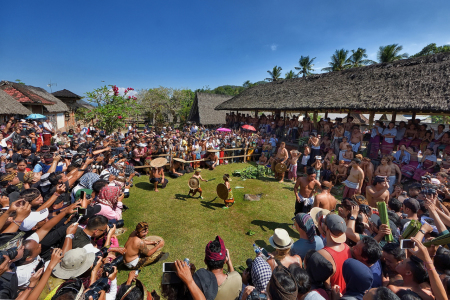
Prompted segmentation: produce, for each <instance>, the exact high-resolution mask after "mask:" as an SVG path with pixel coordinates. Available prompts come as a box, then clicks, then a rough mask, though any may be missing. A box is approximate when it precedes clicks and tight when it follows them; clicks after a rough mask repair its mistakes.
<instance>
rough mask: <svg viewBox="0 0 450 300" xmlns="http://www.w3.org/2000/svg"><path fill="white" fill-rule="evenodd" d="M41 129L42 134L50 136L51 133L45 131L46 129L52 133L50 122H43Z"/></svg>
mask: <svg viewBox="0 0 450 300" xmlns="http://www.w3.org/2000/svg"><path fill="white" fill-rule="evenodd" d="M42 127H44V132H43V134H52V133H51V132H49V131H48V130H47V129H46V128H48V129H50V130H52V131H53V126H52V123H50V122H44V123H42Z"/></svg>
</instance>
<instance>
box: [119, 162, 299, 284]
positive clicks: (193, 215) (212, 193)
mask: <svg viewBox="0 0 450 300" xmlns="http://www.w3.org/2000/svg"><path fill="white" fill-rule="evenodd" d="M247 166H249V165H248V164H242V163H238V164H230V165H223V166H219V167H217V168H216V169H215V170H214V171H210V170H203V171H202V176H203V178H204V179H208V180H210V181H209V182H202V183H201V187H202V189H203V198H204V199H199V198H197V197H196V198H188V197H187V193H188V192H189V187H188V185H187V182H188V179H189V178H190V176H191V175H192V174H186V175H184V176H182V177H180V178H178V179H171V178H168V179H169V184H168V185H167V187H166V188H165V189H159V192H158V193H156V192H154V191H153V185H150V183H149V179H148V177H147V176H141V177H139V178H137V177H135V180H134V187H133V188H132V189H131V191H130V197H129V198H128V199H125V200H124V203H125V204H126V205H128V206H129V207H130V209H129V210H128V211H126V212H124V213H123V219H124V220H125V227H126V228H127V229H128V230H127V232H125V233H124V234H122V235H120V236H119V242H120V245H122V246H123V245H124V244H125V242H126V240H127V238H128V235H129V234H130V233H131V231H133V230H134V228H135V226H136V224H137V223H138V222H140V221H146V222H148V223H149V235H158V236H161V237H162V238H164V240H165V242H166V244H165V247H164V249H163V251H164V252H169V253H170V256H169V259H168V260H166V262H172V261H174V260H175V259H180V260H182V259H184V258H186V257H187V258H189V259H190V261H191V263H194V264H195V265H196V267H197V268H203V267H205V264H204V262H203V260H204V251H205V246H206V244H207V243H208V242H209V241H210V240H213V239H214V238H215V236H216V235H220V236H221V237H222V238H223V240H224V242H225V245H226V247H227V248H228V249H229V251H230V256H231V260H232V262H233V264H234V267H235V268H237V266H239V265H245V260H246V259H247V258H250V257H254V252H253V248H252V245H253V243H256V244H257V245H259V246H260V247H266V248H267V249H268V250H273V249H272V248H271V247H270V245H269V241H268V240H269V237H270V236H271V235H272V234H273V230H274V229H275V228H284V229H286V230H287V231H288V232H289V234H290V236H291V237H292V238H294V240H297V239H298V233H297V232H296V231H295V230H294V229H293V228H292V226H291V224H292V223H293V222H292V221H291V218H292V217H293V214H294V204H295V196H294V192H293V187H294V184H293V183H292V182H285V183H281V184H280V183H278V182H276V181H275V180H274V178H273V177H270V178H262V179H249V180H241V179H240V178H239V177H232V182H231V186H232V189H233V195H234V198H235V203H234V205H233V206H232V207H230V208H229V209H222V207H223V201H222V200H221V199H220V198H218V197H216V196H217V195H216V186H217V184H219V183H222V182H223V181H222V175H223V174H225V173H228V174H231V173H232V172H233V171H234V170H238V169H243V168H245V167H247ZM212 179H214V180H212ZM237 186H241V187H243V188H241V189H236V187H237ZM244 194H263V196H262V199H261V201H259V202H249V201H244ZM197 195H198V194H197ZM249 230H252V231H254V232H255V234H254V235H252V236H249V235H247V234H246V233H247V232H248V231H249ZM161 275H162V262H157V263H155V264H153V265H150V266H148V267H145V268H143V269H142V271H141V273H140V275H139V278H140V279H141V280H142V281H143V282H144V284H145V285H146V286H147V288H148V289H149V290H152V289H156V290H157V291H159V289H160V288H159V287H160V282H161ZM127 276H128V271H125V270H124V269H123V268H121V271H120V272H119V281H118V283H119V284H121V283H122V282H124V281H125V280H126V278H127Z"/></svg>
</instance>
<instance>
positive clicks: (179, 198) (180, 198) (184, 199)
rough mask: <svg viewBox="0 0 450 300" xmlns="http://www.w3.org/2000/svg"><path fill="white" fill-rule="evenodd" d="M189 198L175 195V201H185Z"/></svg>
mask: <svg viewBox="0 0 450 300" xmlns="http://www.w3.org/2000/svg"><path fill="white" fill-rule="evenodd" d="M189 198H191V197H190V196H188V195H186V194H184V195H183V194H175V199H177V200H181V201H187V200H186V199H189Z"/></svg>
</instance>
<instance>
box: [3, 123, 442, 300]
mask: <svg viewBox="0 0 450 300" xmlns="http://www.w3.org/2000/svg"><path fill="white" fill-rule="evenodd" d="M281 121H282V122H281ZM286 121H287V120H281V119H280V118H279V117H275V118H273V117H264V118H261V119H260V120H256V119H255V118H253V119H252V118H249V119H245V118H244V119H242V118H240V117H239V118H235V116H233V115H229V116H227V123H228V126H229V127H231V128H234V129H232V130H231V131H229V132H220V131H217V128H206V127H203V126H197V125H195V124H191V125H186V126H182V127H179V128H177V129H175V128H174V129H172V128H170V127H167V128H166V127H162V128H158V129H150V128H146V129H145V130H144V131H142V132H141V131H139V132H138V130H137V128H136V127H135V126H133V125H130V127H129V128H128V130H127V131H126V132H122V131H121V130H120V129H119V130H118V131H117V132H114V133H106V132H104V131H103V130H101V129H99V128H96V127H95V126H89V127H84V128H81V126H78V127H77V128H75V130H72V131H69V133H66V132H57V131H56V130H54V127H53V126H52V124H51V123H50V122H49V121H48V120H45V121H44V122H39V123H34V122H27V121H25V120H15V119H14V118H11V119H10V120H9V122H8V123H7V124H4V125H3V126H2V127H1V130H2V136H1V137H0V139H1V140H0V146H1V170H0V172H1V174H0V192H1V199H0V204H1V207H2V208H1V215H0V251H1V256H0V299H27V300H34V299H38V298H39V297H40V296H41V294H42V293H43V291H44V290H47V293H48V295H47V296H46V299H55V300H56V299H58V300H63V299H64V300H65V299H93V300H95V299H108V300H113V299H120V300H125V299H126V300H131V299H160V296H159V295H158V293H157V292H156V291H152V292H148V291H147V290H146V287H145V285H144V284H143V283H142V282H141V281H140V279H139V270H140V269H141V268H144V267H146V266H148V265H151V264H153V263H155V262H157V261H165V260H167V258H168V257H170V256H169V253H168V252H165V249H164V247H165V244H166V241H165V240H164V239H163V238H162V237H159V236H155V235H151V233H149V231H151V228H149V224H148V223H146V222H145V221H143V222H139V223H138V224H137V225H136V228H135V229H134V230H133V231H132V232H131V233H130V234H129V236H128V240H127V242H126V244H125V245H124V247H120V246H119V242H118V239H117V235H116V234H117V233H118V231H119V230H120V229H121V227H122V226H123V224H124V223H123V218H124V217H125V218H126V210H127V209H128V207H127V206H126V204H125V203H126V201H127V200H126V198H127V197H128V196H129V194H130V188H131V187H132V186H133V178H134V177H135V176H141V175H144V174H149V175H150V180H152V179H153V182H155V179H161V180H156V181H157V184H156V187H155V190H156V189H157V185H158V184H161V187H162V188H164V187H166V186H167V184H169V182H168V180H167V179H165V177H164V176H165V173H168V175H169V176H170V177H172V178H178V177H180V176H183V174H185V173H186V172H192V170H193V169H196V168H197V167H199V166H201V165H203V166H205V167H208V168H210V169H214V168H215V167H217V166H218V165H221V164H226V163H235V162H243V161H244V159H245V158H244V157H237V158H233V155H234V156H237V155H240V154H242V153H244V154H247V155H249V157H248V158H247V159H252V160H253V159H254V160H258V162H259V163H260V164H263V165H266V166H268V165H269V164H270V163H274V160H273V159H272V160H270V157H271V156H274V154H275V153H279V152H277V147H278V145H280V143H279V141H278V139H283V140H286V141H289V140H293V141H296V140H297V138H299V137H304V138H306V140H305V147H304V149H301V150H302V151H301V152H303V153H302V154H300V153H299V152H296V150H295V149H294V150H293V151H289V157H286V160H285V161H284V163H287V164H290V166H289V170H288V171H287V172H289V171H291V172H292V168H291V166H294V165H296V163H297V159H298V160H300V161H302V165H303V167H302V168H300V169H299V170H300V171H303V173H304V174H301V172H299V174H298V179H295V180H293V181H294V182H295V183H296V185H295V187H294V190H295V192H296V207H295V210H296V212H295V214H294V218H293V219H292V220H293V224H292V228H291V227H289V226H286V227H283V228H276V229H275V230H274V232H273V235H272V236H271V237H270V239H269V240H268V243H269V244H270V245H271V248H272V250H273V249H274V251H269V250H270V249H262V248H259V247H258V246H257V245H254V250H255V256H254V257H252V258H249V259H248V260H247V261H246V265H247V268H245V270H243V272H242V274H240V273H239V272H238V270H235V269H234V265H233V263H232V256H233V251H238V249H228V248H227V247H226V246H225V244H226V243H225V241H223V240H222V238H221V237H220V236H216V237H215V238H214V239H213V240H212V241H210V242H208V243H206V241H205V245H206V247H205V254H204V264H205V267H203V268H198V269H197V268H196V265H197V266H198V265H200V264H201V262H197V261H192V262H191V261H188V260H184V261H180V260H176V259H174V261H175V262H174V264H173V268H174V269H173V270H171V271H169V270H168V271H166V272H163V274H162V279H161V289H160V293H161V294H162V297H164V298H166V299H195V300H198V299H202V300H203V299H208V300H213V299H217V300H227V299H230V300H234V299H243V300H246V299H249V300H253V299H272V300H279V299H280V300H284V299H292V300H294V299H302V300H303V299H307V300H322V299H326V300H337V299H344V300H347V299H352V300H354V299H359V300H361V299H366V300H367V299H376V300H385V299H386V300H387V299H389V300H395V299H424V300H431V299H438V300H444V299H448V296H447V295H448V291H449V288H450V280H449V278H450V251H449V250H448V246H446V245H444V246H436V245H432V246H430V247H428V248H427V247H425V246H424V243H425V242H426V241H429V240H432V239H434V238H437V237H441V236H446V235H448V234H449V232H448V229H447V228H449V227H450V213H449V211H448V210H447V208H446V203H448V202H447V199H450V194H449V191H448V189H447V187H448V185H449V179H448V175H447V171H446V169H445V167H444V168H442V170H440V172H438V173H435V172H433V171H432V170H431V169H430V168H426V169H423V170H425V171H426V172H422V173H421V174H418V175H417V176H419V175H420V176H419V178H418V179H419V180H415V182H414V183H413V184H409V185H408V188H406V189H404V188H403V187H404V186H402V185H401V181H402V178H401V174H402V173H403V171H404V166H402V165H401V164H402V163H405V164H406V165H408V163H407V162H406V160H405V156H406V154H405V153H409V152H408V151H407V149H409V148H410V147H418V148H417V149H415V150H418V151H421V150H424V151H422V154H423V155H422V161H421V165H420V166H418V168H416V169H415V170H414V171H413V175H414V174H415V173H416V172H417V169H419V168H423V165H424V164H425V161H423V160H424V159H425V160H426V159H427V157H428V156H429V155H435V156H436V155H439V151H440V149H444V152H445V147H444V148H442V146H441V144H443V143H444V141H445V140H444V141H443V140H442V139H443V138H444V136H445V134H444V135H442V139H440V140H439V138H437V135H435V134H434V133H433V134H432V138H431V140H430V143H428V144H427V145H426V146H424V145H423V143H424V141H423V139H422V142H421V143H420V144H419V143H418V142H414V141H415V140H416V138H419V136H418V135H417V136H416V135H413V136H412V139H411V138H409V137H410V135H411V132H410V131H408V133H407V132H406V131H405V137H406V141H405V142H406V143H408V142H410V143H409V144H407V145H403V144H402V143H401V140H400V143H399V148H398V150H397V151H396V152H393V151H395V148H394V147H393V148H392V149H391V148H390V147H391V145H388V146H389V147H387V146H386V145H385V146H384V147H383V143H388V144H389V143H390V140H389V139H394V136H397V133H398V132H397V133H394V132H393V129H394V127H393V126H392V125H388V126H387V130H388V131H386V133H385V134H384V137H383V140H381V138H379V139H375V140H374V138H376V137H377V136H380V135H381V136H382V135H383V132H384V130H385V129H383V131H382V133H380V131H381V129H380V128H381V126H382V125H381V123H378V124H377V125H376V127H374V129H373V130H372V131H371V132H369V134H370V138H369V145H368V147H367V148H366V149H368V150H366V152H364V151H363V149H362V146H363V142H364V141H365V137H364V132H361V131H360V130H359V128H358V126H356V127H355V125H354V124H352V122H351V119H350V118H349V122H348V123H346V124H342V123H341V122H340V120H336V122H335V123H332V122H331V121H330V120H327V119H325V120H321V121H320V122H318V123H317V124H318V125H317V124H316V125H315V124H314V123H313V122H311V121H310V120H308V119H307V118H305V119H304V120H303V121H302V122H299V121H298V120H295V118H294V119H293V120H290V122H289V123H287V122H286ZM246 123H247V124H252V125H254V126H255V127H256V128H257V129H256V131H242V130H240V129H239V128H240V126H241V125H243V124H246ZM320 124H322V125H320ZM394 125H395V124H394ZM411 128H412V127H411ZM347 129H348V130H347ZM389 130H390V131H389ZM442 130H443V129H442ZM294 131H295V133H294ZM391 131H392V132H391ZM374 132H375V134H374ZM426 136H428V135H424V137H426ZM345 138H347V141H345V140H344V139H345ZM357 139H358V142H356V141H357ZM402 139H403V137H402ZM377 140H378V146H379V147H378V149H377ZM386 140H387V141H386ZM331 141H332V142H331ZM345 142H347V143H348V144H349V146H348V145H342V143H345ZM394 144H395V143H394ZM416 144H417V145H418V146H414V145H416ZM444 144H445V143H444ZM380 145H381V146H380ZM341 146H345V148H344V147H341ZM394 146H395V145H394ZM280 147H281V148H282V150H283V149H284V147H285V145H284V144H283V143H282V146H280ZM405 147H406V148H405ZM389 149H391V150H390V152H389V153H387V151H388V150H389ZM405 149H406V150H405ZM210 150H214V151H210ZM344 150H345V151H344ZM376 150H377V153H376V157H375V154H374V152H375V151H376ZM208 151H209V152H208ZM242 151H243V152H242ZM283 151H284V150H283ZM343 151H344V153H343ZM383 151H385V152H386V153H383ZM402 151H406V152H402ZM228 152H231V153H232V155H230V153H228ZM347 152H348V153H347ZM379 152H381V153H379ZM225 153H227V154H226V155H225ZM283 153H284V152H283ZM397 153H400V155H397ZM427 153H431V154H427ZM253 154H254V155H253ZM350 154H352V155H350ZM302 155H303V156H302ZM371 155H372V158H368V157H367V156H369V157H370V156H371ZM390 155H392V156H393V157H394V159H392V158H391V157H390ZM444 155H445V153H444ZM230 156H231V158H230ZM293 156H295V157H296V158H293ZM158 157H167V158H179V160H173V161H169V164H168V165H167V166H162V167H159V168H150V167H148V166H149V164H150V163H151V161H152V160H153V159H155V158H158ZM304 157H307V158H308V159H304ZM340 157H342V158H348V159H349V161H348V162H347V161H345V160H344V159H342V160H341V159H340ZM337 158H339V159H337ZM380 158H381V159H380ZM265 159H266V160H265ZM395 159H397V160H395ZM192 160H194V161H193V162H188V161H192ZM341 161H344V163H342V164H341ZM375 161H379V163H375ZM176 162H177V164H176ZM364 162H367V164H366V165H364ZM396 163H398V164H396ZM409 163H410V162H409ZM375 165H376V168H375ZM138 166H143V168H136V169H135V167H138ZM394 166H397V167H394ZM425 167H426V166H425ZM146 168H149V170H146ZM344 168H345V170H344ZM397 169H399V170H400V171H399V170H397ZM296 170H297V169H296ZM318 170H323V172H317V171H318ZM327 170H329V171H330V172H326V171H327ZM433 170H434V169H433ZM410 171H411V170H410ZM392 172H394V174H392ZM294 173H295V178H297V171H295V172H294ZM330 173H331V174H330ZM434 174H436V175H434ZM339 175H341V177H342V178H339ZM333 176H334V177H336V178H334V177H333ZM392 176H393V177H394V178H391V177H392ZM417 176H411V178H412V180H413V181H414V177H417ZM292 179H294V178H292ZM175 180H177V179H175ZM151 182H152V181H151ZM339 182H343V183H344V185H345V187H346V190H344V197H343V200H342V201H341V204H340V205H339V206H337V205H336V203H337V201H336V199H335V198H334V196H333V195H331V193H330V191H331V190H332V189H333V183H335V184H338V183H339ZM364 183H365V184H366V185H365V186H363V184H364ZM392 183H394V184H392ZM354 184H358V187H356V188H355V186H356V185H354ZM309 201H311V203H310V202H309ZM380 201H381V202H385V203H386V206H387V209H388V211H387V215H388V218H389V220H388V222H387V223H386V224H384V223H383V222H382V221H381V220H382V219H383V218H382V217H380V212H379V211H378V210H377V202H380ZM300 202H303V204H302V205H299V206H298V205H297V203H300ZM268 218H270V216H268ZM417 222H418V223H420V224H421V227H420V230H418V231H417V232H415V234H414V235H413V236H411V237H410V239H411V240H412V241H413V242H414V245H413V247H410V248H407V247H406V246H405V245H403V246H404V247H402V246H401V245H402V243H403V242H402V240H403V238H402V234H404V233H405V231H406V230H408V228H409V225H410V224H411V223H414V224H415V223H417ZM294 230H295V232H297V233H298V236H299V239H298V240H296V241H295V242H294V239H293V238H292V237H291V235H295V236H297V233H295V232H294ZM391 234H392V239H390V238H389V236H390V235H391ZM449 242H450V241H449ZM425 244H427V243H425ZM404 248H405V249H404ZM406 248H407V249H406ZM163 250H164V251H163ZM119 268H123V269H124V270H123V271H121V272H129V273H128V279H127V281H125V282H123V283H121V284H119V283H118V282H117V278H116V277H117V274H118V269H119ZM127 270H130V271H127ZM57 280H60V281H57ZM49 282H53V283H55V282H56V284H55V286H54V287H52V288H51V289H50V291H48V289H49V288H48V287H49Z"/></svg>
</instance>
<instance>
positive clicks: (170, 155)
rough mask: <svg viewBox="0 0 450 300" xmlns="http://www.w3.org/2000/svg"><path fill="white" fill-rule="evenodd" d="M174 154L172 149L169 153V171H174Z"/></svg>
mask: <svg viewBox="0 0 450 300" xmlns="http://www.w3.org/2000/svg"><path fill="white" fill-rule="evenodd" d="M172 155H173V153H172V147H170V151H169V159H170V161H169V171H170V170H172V161H173V157H172Z"/></svg>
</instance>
